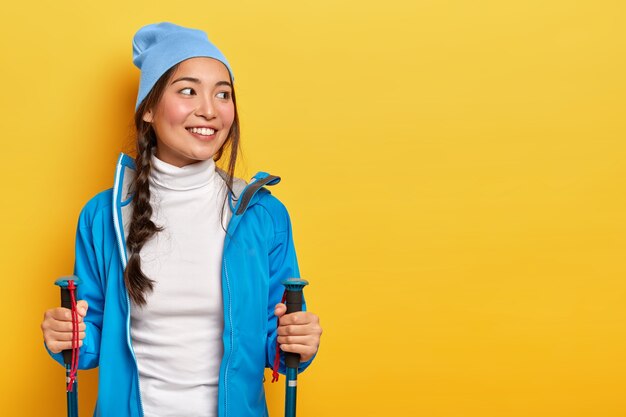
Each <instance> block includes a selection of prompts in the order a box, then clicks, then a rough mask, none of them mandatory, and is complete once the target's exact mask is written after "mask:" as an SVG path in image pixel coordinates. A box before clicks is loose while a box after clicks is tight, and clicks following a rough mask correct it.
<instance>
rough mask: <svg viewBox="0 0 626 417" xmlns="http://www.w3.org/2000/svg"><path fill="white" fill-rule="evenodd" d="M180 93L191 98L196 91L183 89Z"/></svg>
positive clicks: (189, 88)
mask: <svg viewBox="0 0 626 417" xmlns="http://www.w3.org/2000/svg"><path fill="white" fill-rule="evenodd" d="M179 93H181V94H184V95H186V96H190V95H192V94H195V91H193V88H191V87H187V88H183V89H182V90H180V91H179Z"/></svg>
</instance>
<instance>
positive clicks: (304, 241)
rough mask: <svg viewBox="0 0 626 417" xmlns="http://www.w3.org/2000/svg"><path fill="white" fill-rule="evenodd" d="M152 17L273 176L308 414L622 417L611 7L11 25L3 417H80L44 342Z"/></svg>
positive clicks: (624, 42) (134, 6)
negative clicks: (181, 38) (198, 54)
mask: <svg viewBox="0 0 626 417" xmlns="http://www.w3.org/2000/svg"><path fill="white" fill-rule="evenodd" d="M162 20H169V21H174V22H177V23H180V24H183V25H188V26H192V27H198V28H202V29H204V30H206V31H208V33H209V36H210V38H211V39H212V40H213V41H214V42H215V43H216V44H217V45H219V46H220V48H221V49H222V50H223V51H224V53H225V54H226V56H227V57H228V58H229V60H230V62H231V64H232V66H233V68H234V71H235V75H236V88H237V94H238V99H239V104H240V112H241V119H242V128H243V141H244V142H243V143H244V160H243V161H244V163H243V164H242V166H241V171H240V173H241V175H245V176H246V177H249V176H250V175H252V174H254V173H255V172H256V171H257V170H266V171H269V172H272V173H275V174H278V175H281V176H282V177H283V182H282V183H281V184H280V185H279V186H277V187H274V188H273V189H272V192H273V193H275V194H276V195H277V196H279V197H280V198H281V199H282V200H283V201H284V202H285V203H286V204H287V206H288V207H289V209H290V212H291V214H292V221H293V224H294V230H295V236H296V245H297V249H298V252H299V258H300V263H301V269H302V274H303V276H304V277H306V278H307V279H309V280H310V281H311V285H310V287H308V288H307V289H306V294H307V298H308V300H309V303H310V305H311V310H312V311H315V312H316V313H318V314H319V315H320V316H321V318H322V324H323V327H324V331H325V333H324V335H323V343H322V347H321V351H320V354H319V356H318V359H317V361H316V363H315V365H314V366H313V367H312V368H311V369H310V370H309V371H307V372H306V373H305V374H303V375H302V376H301V378H300V384H299V388H300V389H299V392H298V395H299V408H298V415H299V416H300V417H307V416H309V417H321V416H401V415H402V416H428V417H457V416H459V417H465V416H468V417H469V416H476V417H478V416H480V417H502V416H524V417H526V416H541V417H558V416H567V417H574V416H585V417H595V416H600V417H613V416H626V395H624V392H625V390H626V281H625V273H626V263H625V252H626V220H625V215H626V195H625V188H626V163H625V156H626V143H625V142H624V139H625V133H626V121H625V120H626V119H625V115H626V113H625V110H626V104H625V98H626V82H625V74H626V59H625V56H626V54H625V52H626V26H625V23H624V22H625V21H626V6H625V3H624V2H623V1H621V0H614V1H608V0H595V1H591V0H582V1H566V0H552V1H546V0H526V1H501V0H492V1H485V0H478V1H469V0H465V1H454V0H450V1H435V0H431V1H425V0H412V1H409V0H404V1H401V0H387V1H356V0H353V1H344V2H342V1H336V0H334V1H333V0H316V1H303V2H293V1H285V0H280V1H270V2H263V1H252V0H249V1H222V2H209V1H206V0H204V1H196V0H190V1H185V2H153V1H150V2H149V1H117V0H113V1H107V2H104V1H100V2H95V1H86V0H81V1H78V0H74V1H40V2H38V3H37V2H36V3H30V2H11V3H10V4H9V5H4V6H3V11H2V17H0V24H1V26H0V27H1V28H2V29H0V30H1V31H2V36H0V50H1V51H2V65H1V69H0V71H1V76H2V77H1V80H2V87H1V93H0V100H1V101H0V109H1V115H2V124H1V126H2V127H1V128H2V137H1V144H2V146H1V148H0V149H1V152H2V162H1V164H0V175H1V178H2V190H1V191H0V192H1V194H2V204H1V205H0V207H1V208H0V210H1V213H0V222H1V229H0V230H2V241H1V242H2V248H1V249H2V250H1V251H0V265H1V267H2V270H1V277H2V283H3V294H4V297H5V301H4V302H3V303H2V304H3V306H2V312H1V317H2V335H3V337H2V347H1V350H0V355H1V356H0V358H1V361H2V366H1V367H2V380H1V382H0V384H1V387H0V388H1V389H0V392H2V395H0V397H1V398H2V399H1V400H0V401H1V405H2V409H1V410H0V414H2V415H6V416H61V415H64V413H65V411H64V409H65V405H64V401H65V399H64V391H63V378H64V376H63V371H62V368H61V367H59V366H58V365H56V364H55V363H54V362H53V361H52V360H50V359H49V358H48V357H47V355H46V353H45V352H44V349H43V346H42V337H41V333H40V329H39V323H40V321H41V317H42V314H43V312H44V310H45V309H47V308H50V307H53V306H56V305H57V304H58V302H59V298H58V297H59V295H58V290H57V288H56V287H54V286H53V285H52V282H53V280H54V279H55V278H56V277H57V276H60V275H65V274H68V273H69V272H70V271H71V269H72V265H73V244H74V230H75V224H76V219H77V215H78V213H79V210H80V208H81V207H82V205H83V204H84V203H85V202H86V201H87V200H88V199H89V198H90V197H91V196H92V195H94V194H95V193H96V192H98V191H100V190H102V189H105V188H108V187H110V186H111V183H112V178H113V165H114V163H115V160H116V156H117V154H118V152H119V151H120V150H128V149H130V148H131V147H132V146H131V145H129V144H130V134H129V126H130V123H131V118H132V112H133V106H134V100H135V94H136V88H137V81H138V71H137V70H136V69H135V68H134V67H133V66H132V63H131V38H132V35H133V34H134V32H135V30H136V29H138V28H139V27H140V26H142V25H144V24H148V23H152V22H156V21H162ZM96 378H97V372H96V371H86V372H81V374H80V383H81V385H80V387H81V390H80V402H81V407H80V408H81V415H83V416H88V415H91V412H92V409H93V405H94V402H95V397H96V383H97V379H96ZM283 384H284V379H281V383H280V384H274V385H271V384H269V383H268V384H267V391H268V397H269V403H270V411H271V414H272V415H273V416H280V415H282V405H283V399H282V391H283Z"/></svg>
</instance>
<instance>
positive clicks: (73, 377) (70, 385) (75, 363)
mask: <svg viewBox="0 0 626 417" xmlns="http://www.w3.org/2000/svg"><path fill="white" fill-rule="evenodd" d="M67 289H68V291H69V292H70V298H71V300H72V364H71V366H70V377H69V380H68V381H67V392H71V391H72V388H73V387H74V381H76V373H77V372H78V355H79V352H80V348H79V346H78V341H79V331H78V310H77V309H76V285H74V281H68V283H67Z"/></svg>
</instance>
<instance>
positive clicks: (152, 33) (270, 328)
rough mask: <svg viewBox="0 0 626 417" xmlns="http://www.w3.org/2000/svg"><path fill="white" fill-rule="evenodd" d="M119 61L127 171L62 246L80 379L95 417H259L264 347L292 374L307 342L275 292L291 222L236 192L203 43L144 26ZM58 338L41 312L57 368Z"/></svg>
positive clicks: (270, 361)
mask: <svg viewBox="0 0 626 417" xmlns="http://www.w3.org/2000/svg"><path fill="white" fill-rule="evenodd" d="M133 52H134V63H135V65H137V67H139V68H140V70H141V80H140V85H139V93H138V97H137V104H136V113H135V125H136V129H137V156H136V157H135V158H134V160H133V159H132V158H130V157H129V156H127V155H124V154H122V155H121V156H120V158H119V161H118V165H117V168H116V178H115V183H114V187H113V188H112V189H110V190H107V191H104V192H102V193H100V194H98V195H97V196H95V197H94V198H93V199H92V200H91V201H89V202H88V203H87V205H86V206H85V207H84V209H83V211H82V212H81V215H80V218H79V223H78V230H77V238H76V264H75V275H77V276H78V277H80V278H81V280H82V282H81V285H80V286H79V287H78V297H79V298H80V299H81V301H79V302H78V303H77V306H78V312H79V315H80V316H81V320H80V321H81V323H80V328H79V330H80V362H79V368H80V369H88V368H93V367H95V366H99V388H98V402H97V405H96V411H95V415H97V416H116V417H123V416H146V417H149V416H160V417H162V416H176V417H181V416H187V417H188V416H198V417H200V416H202V417H204V416H233V417H234V416H264V415H267V408H266V405H265V397H264V390H263V379H264V378H263V372H264V368H265V367H272V366H273V365H274V362H275V358H277V354H278V352H277V348H276V346H277V345H278V346H280V349H282V350H283V351H286V352H295V353H299V354H300V355H301V364H300V370H301V371H302V370H304V369H305V368H306V367H307V366H308V365H309V364H310V363H311V361H312V359H313V357H314V356H315V354H316V352H317V349H318V346H319V340H320V335H321V327H320V325H319V319H318V317H317V316H316V315H314V314H312V313H310V312H299V313H293V314H289V315H285V311H286V308H285V306H284V304H281V303H280V301H281V296H282V294H283V288H282V285H281V280H282V279H284V278H289V277H298V276H299V271H298V265H297V260H296V255H295V250H294V246H293V239H292V234H291V224H290V220H289V215H288V213H287V210H286V209H285V207H284V206H283V205H282V203H280V202H279V201H278V200H277V199H276V198H275V197H273V196H272V195H271V194H270V193H269V191H268V190H267V189H266V188H264V186H268V185H274V184H276V183H277V182H278V181H280V179H279V178H278V177H273V176H270V175H268V174H266V173H259V174H257V175H256V176H255V177H254V180H253V181H252V182H251V183H250V184H245V182H243V181H242V180H239V179H236V178H234V171H235V165H236V160H237V153H238V147H239V121H238V117H237V109H236V102H235V94H234V89H233V79H234V78H233V76H232V70H231V68H230V65H229V64H228V61H227V60H226V58H225V57H224V55H223V54H222V53H221V52H220V51H219V50H218V49H217V48H216V47H215V46H214V45H213V44H211V43H210V42H209V40H208V39H207V36H206V34H205V33H204V32H202V31H199V30H194V29H188V28H184V27H181V26H177V25H174V24H171V23H160V24H154V25H148V26H146V27H143V28H141V29H140V30H139V31H138V32H137V33H136V35H135V37H134V40H133ZM223 155H228V157H229V161H228V164H227V169H226V171H222V170H220V169H218V168H216V166H215V161H217V160H219V159H220V158H221V157H222V156H223ZM71 328H72V326H71V318H70V312H69V310H67V309H62V308H53V309H50V310H48V311H47V312H46V314H45V316H44V321H43V322H42V331H43V334H44V340H45V344H46V347H47V349H48V351H49V352H50V354H51V355H52V356H53V358H55V359H56V360H57V361H59V362H61V363H62V357H61V354H60V352H61V351H62V350H64V349H69V348H70V347H71V343H72V342H71V339H72V333H71ZM276 363H277V365H279V366H278V368H281V369H280V370H281V371H282V372H284V364H283V363H282V360H280V361H278V360H277V361H276Z"/></svg>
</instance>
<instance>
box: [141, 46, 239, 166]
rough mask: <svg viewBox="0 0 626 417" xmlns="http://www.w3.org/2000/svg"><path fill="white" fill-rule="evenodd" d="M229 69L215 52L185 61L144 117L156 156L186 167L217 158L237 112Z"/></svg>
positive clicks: (169, 162) (172, 163)
mask: <svg viewBox="0 0 626 417" xmlns="http://www.w3.org/2000/svg"><path fill="white" fill-rule="evenodd" d="M232 91H233V88H232V85H231V83H230V75H229V73H228V69H227V68H226V66H225V65H224V64H222V63H221V62H220V61H217V60H215V59H212V58H190V59H188V60H185V61H183V62H181V63H180V64H179V66H178V68H177V69H176V71H175V72H174V74H173V75H172V77H171V79H170V81H169V82H168V84H167V86H166V87H165V90H164V91H163V96H162V97H161V100H160V101H159V103H158V104H157V106H156V107H155V108H153V109H149V110H148V111H146V113H144V115H143V120H144V121H146V122H148V123H151V124H152V128H153V129H154V131H155V133H156V137H157V147H156V157H157V158H159V159H160V160H161V161H163V162H167V163H168V164H171V165H175V166H178V167H183V166H185V165H189V164H193V163H195V162H198V161H206V160H208V159H209V158H213V155H215V154H216V153H217V152H218V151H219V149H220V148H221V147H222V145H223V144H224V142H225V141H226V139H227V138H228V134H229V132H230V127H231V126H232V124H233V120H234V118H235V104H234V103H233V100H232Z"/></svg>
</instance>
